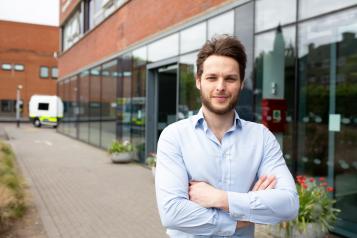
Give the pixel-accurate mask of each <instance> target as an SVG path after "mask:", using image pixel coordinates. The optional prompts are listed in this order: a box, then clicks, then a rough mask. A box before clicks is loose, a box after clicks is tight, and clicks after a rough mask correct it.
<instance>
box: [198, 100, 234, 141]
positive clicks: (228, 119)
mask: <svg viewBox="0 0 357 238" xmlns="http://www.w3.org/2000/svg"><path fill="white" fill-rule="evenodd" d="M202 112H203V116H204V118H205V121H206V123H207V126H208V128H210V129H211V131H212V132H213V134H214V135H215V136H216V137H217V139H218V140H219V141H220V142H221V141H222V138H223V136H224V133H225V132H226V131H228V129H229V128H231V127H232V125H233V120H234V110H232V111H230V112H228V113H226V114H222V115H219V114H216V113H213V112H211V111H209V110H208V109H207V108H206V107H205V106H202Z"/></svg>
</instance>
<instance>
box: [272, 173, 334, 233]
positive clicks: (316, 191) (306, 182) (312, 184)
mask: <svg viewBox="0 0 357 238" xmlns="http://www.w3.org/2000/svg"><path fill="white" fill-rule="evenodd" d="M296 179H297V185H296V186H297V191H298V195H299V202H300V208H299V214H298V216H297V217H296V219H295V220H292V221H289V222H282V223H280V224H278V225H274V226H271V227H270V233H271V234H272V235H273V236H274V237H289V238H290V237H293V238H294V237H296V238H297V237H305V238H310V237H311V238H312V237H313V238H322V237H324V236H325V235H326V233H327V232H328V231H329V230H331V229H332V228H333V225H334V223H335V221H336V218H337V214H338V213H339V212H340V210H339V209H336V208H334V207H333V205H334V203H335V202H336V201H335V200H334V199H332V198H331V194H330V193H331V192H333V188H332V187H330V186H328V183H327V182H326V179H325V178H324V177H320V178H319V179H315V178H312V177H305V176H297V177H296Z"/></svg>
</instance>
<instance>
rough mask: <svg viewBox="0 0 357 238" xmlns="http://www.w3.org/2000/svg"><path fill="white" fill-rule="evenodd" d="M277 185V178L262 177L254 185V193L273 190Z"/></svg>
mask: <svg viewBox="0 0 357 238" xmlns="http://www.w3.org/2000/svg"><path fill="white" fill-rule="evenodd" d="M275 185H276V178H275V176H266V175H263V176H261V177H260V178H259V179H258V181H257V182H256V183H255V184H254V187H253V189H252V191H259V190H266V189H273V188H275Z"/></svg>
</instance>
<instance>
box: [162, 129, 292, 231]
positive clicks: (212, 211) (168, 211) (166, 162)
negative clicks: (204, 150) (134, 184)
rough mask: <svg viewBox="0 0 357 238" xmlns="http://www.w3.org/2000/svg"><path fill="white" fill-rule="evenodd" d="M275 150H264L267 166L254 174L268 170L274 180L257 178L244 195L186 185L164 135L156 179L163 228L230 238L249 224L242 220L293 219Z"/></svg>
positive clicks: (288, 184)
mask: <svg viewBox="0 0 357 238" xmlns="http://www.w3.org/2000/svg"><path fill="white" fill-rule="evenodd" d="M273 147H274V146H273ZM273 147H272V148H273ZM277 148H278V149H277V150H278V151H276V149H271V150H268V151H267V154H266V155H265V157H266V159H267V160H266V161H267V162H266V163H262V166H261V169H262V170H261V171H259V172H258V174H260V175H264V174H267V171H272V173H271V174H273V175H274V176H275V177H260V179H259V180H258V182H257V183H256V184H255V186H254V188H253V189H252V191H250V192H248V193H238V192H231V191H222V190H218V189H217V188H214V187H213V186H211V185H209V184H207V183H204V182H199V181H198V182H192V181H189V180H188V174H187V170H186V166H185V164H184V161H183V158H182V154H181V151H180V149H179V148H178V146H177V142H175V141H174V138H173V137H172V136H165V134H164V132H163V134H162V135H161V138H160V140H159V145H158V151H157V152H158V153H157V157H158V161H157V169H156V175H155V180H156V182H155V183H156V197H157V204H158V208H159V213H160V217H161V221H162V223H163V225H164V226H165V227H166V228H168V229H173V230H179V231H182V232H185V233H189V234H193V235H204V236H209V235H218V236H230V235H233V234H234V232H235V231H236V229H237V228H238V229H239V228H241V227H244V226H246V225H249V223H247V222H252V223H264V224H272V223H277V222H280V221H282V220H289V219H293V218H295V216H296V214H297V211H298V197H297V193H296V189H295V184H294V181H293V179H292V177H291V174H290V172H289V170H288V169H287V167H286V165H285V162H284V161H283V158H282V156H281V155H280V154H281V152H280V149H279V147H277ZM276 153H280V154H278V155H277V154H276ZM270 157H277V159H275V161H274V158H270ZM265 167H269V168H272V169H269V170H266V169H264V168H265ZM268 174H269V173H268ZM273 188H274V189H273ZM242 221H245V222H242Z"/></svg>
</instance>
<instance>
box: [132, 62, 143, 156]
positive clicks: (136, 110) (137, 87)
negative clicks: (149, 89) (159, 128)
mask: <svg viewBox="0 0 357 238" xmlns="http://www.w3.org/2000/svg"><path fill="white" fill-rule="evenodd" d="M144 63H146V62H144V61H137V60H136V59H134V62H133V77H132V120H131V139H132V143H133V144H134V145H135V146H136V149H137V152H138V159H139V161H140V162H145V158H146V156H145V154H144V153H145V118H146V110H145V109H146V102H145V97H146V65H145V64H144Z"/></svg>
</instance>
